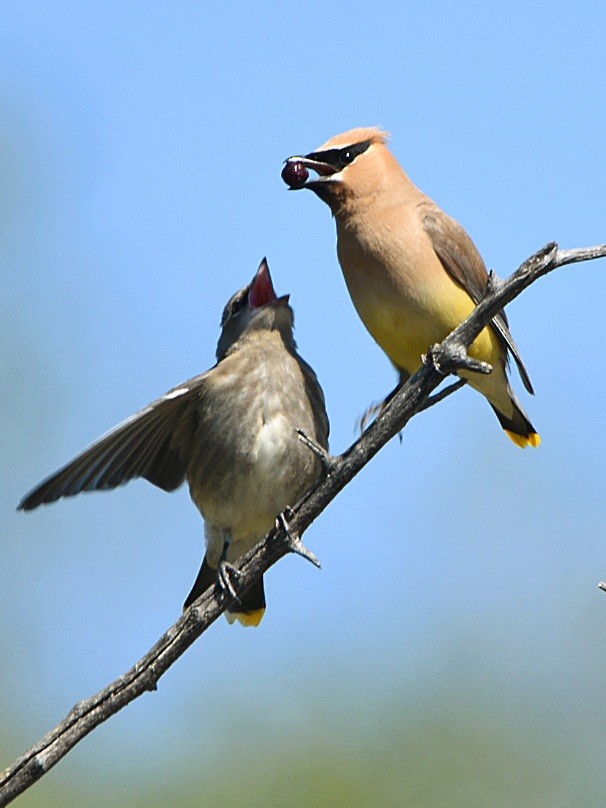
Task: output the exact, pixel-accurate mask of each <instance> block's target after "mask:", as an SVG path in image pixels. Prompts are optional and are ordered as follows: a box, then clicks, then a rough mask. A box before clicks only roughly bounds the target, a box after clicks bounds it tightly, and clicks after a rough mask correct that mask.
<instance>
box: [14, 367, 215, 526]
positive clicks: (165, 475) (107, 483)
mask: <svg viewBox="0 0 606 808" xmlns="http://www.w3.org/2000/svg"><path fill="white" fill-rule="evenodd" d="M199 385H200V377H197V379H196V380H193V379H192V380H191V382H188V383H187V384H186V385H181V387H180V388H176V390H179V391H180V390H183V392H182V393H181V392H179V394H178V395H175V394H174V392H173V391H171V393H167V394H166V396H163V397H162V398H159V399H157V400H156V401H154V402H153V403H152V404H150V405H149V406H147V407H145V408H144V409H142V410H140V411H139V412H138V413H136V414H135V415H132V416H131V417H130V418H127V420H126V421H123V422H122V423H121V424H118V426H116V427H114V429H112V430H111V431H110V432H108V433H107V434H105V435H104V436H102V437H101V438H100V439H99V440H98V441H96V442H95V443H93V444H92V446H90V447H89V448H88V449H86V450H85V451H84V452H83V453H82V454H80V455H78V457H76V458H75V459H74V460H72V461H71V462H70V463H68V464H67V465H65V466H64V467H63V468H62V469H60V470H59V471H58V472H57V473H56V474H53V475H52V476H50V477H48V478H47V479H46V480H44V481H43V482H42V483H40V485H38V486H37V487H36V488H35V489H34V490H33V491H31V492H30V493H29V494H27V495H26V496H25V497H24V498H23V500H22V501H21V502H20V503H19V506H18V507H19V509H22V510H31V509H32V508H36V507H37V506H38V505H41V504H43V503H48V502H54V501H55V500H57V499H59V498H60V497H69V496H73V495H74V494H79V493H80V492H81V491H100V490H105V489H110V488H116V487H117V486H119V485H123V484H124V483H126V482H128V480H132V479H133V478H134V477H145V478H146V479H147V480H149V481H150V482H152V483H153V484H154V485H157V486H159V487H160V488H163V489H164V490H165V491H172V490H174V489H175V488H177V487H178V486H179V485H181V483H182V482H183V480H184V479H185V474H186V472H187V466H188V463H189V453H190V444H191V438H192V436H193V432H194V429H195V417H196V414H195V407H194V406H192V404H193V403H194V399H195V397H196V395H197V392H198V388H199Z"/></svg>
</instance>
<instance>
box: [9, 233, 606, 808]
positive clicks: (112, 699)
mask: <svg viewBox="0 0 606 808" xmlns="http://www.w3.org/2000/svg"><path fill="white" fill-rule="evenodd" d="M603 257H606V244H602V245H599V246H596V247H587V248H581V249H575V250H560V249H559V248H558V246H557V244H554V243H552V244H548V245H547V246H546V247H544V248H543V249H541V250H539V251H538V252H537V253H535V255H533V256H531V257H530V258H529V259H528V260H527V261H525V262H524V263H523V264H522V266H521V267H520V268H519V269H518V270H516V272H514V273H513V275H511V277H509V278H508V279H507V280H505V281H501V280H498V279H497V278H496V277H494V276H492V275H491V279H490V283H489V286H488V289H487V294H486V297H485V298H484V299H483V300H482V301H481V302H480V303H479V305H478V306H477V307H476V308H475V309H474V311H473V312H472V314H471V315H470V316H469V317H468V318H467V320H465V322H464V323H462V324H461V325H460V326H459V327H458V328H456V329H455V330H454V331H453V332H452V333H451V334H450V335H449V336H448V337H447V338H446V339H445V340H444V341H443V342H442V343H441V344H440V345H435V346H433V347H432V348H431V349H430V350H429V351H428V355H427V358H426V364H425V366H424V367H423V368H421V370H419V371H418V372H417V373H415V375H414V376H413V377H412V378H411V379H410V380H409V381H408V382H406V383H405V384H403V385H402V386H401V387H400V389H398V390H397V391H396V392H395V393H394V394H393V396H392V397H391V398H390V400H389V402H388V403H387V404H386V405H385V407H384V408H383V409H382V411H381V412H380V414H379V415H378V417H377V419H376V421H374V422H373V423H372V424H371V425H370V426H369V427H368V429H367V430H366V431H365V432H364V434H363V435H362V436H361V437H360V438H359V440H357V441H356V442H355V443H354V444H353V445H352V446H350V448H349V449H348V450H347V451H346V452H344V454H342V455H340V456H339V457H332V458H329V459H327V460H326V459H325V460H326V463H325V466H326V472H327V473H326V476H325V477H324V479H323V480H322V481H321V482H320V483H319V484H318V485H317V487H316V488H315V489H314V490H312V491H310V492H309V493H308V494H306V495H305V497H303V499H302V500H301V501H300V502H299V503H298V504H297V505H296V506H295V507H294V508H293V509H292V512H290V511H289V513H288V515H287V519H288V522H286V520H285V519H282V520H279V522H278V523H277V526H276V528H275V529H274V530H272V531H271V532H270V533H269V534H268V535H267V536H266V537H265V538H264V539H263V540H262V541H260V542H259V543H258V544H257V545H256V546H255V547H254V548H253V549H252V550H251V551H250V552H249V553H247V554H246V555H245V556H243V557H242V558H241V559H240V560H239V562H238V569H239V575H238V580H237V581H236V582H235V584H236V586H235V588H236V592H237V594H239V595H241V594H242V593H243V592H245V591H246V589H247V588H248V587H249V586H250V585H251V584H252V583H253V582H254V581H255V580H256V579H257V578H258V577H259V576H260V575H262V574H263V573H264V572H265V571H266V570H267V569H269V567H271V566H272V565H273V564H275V563H276V561H278V560H279V559H280V558H282V556H284V555H286V554H287V553H288V552H299V553H301V554H303V555H305V553H304V548H303V545H302V543H301V540H300V536H302V535H303V533H304V532H305V530H307V528H308V527H309V526H310V525H311V523H312V522H313V521H314V519H316V518H317V517H318V516H319V515H320V514H321V513H322V511H323V510H324V509H325V508H326V506H327V505H328V504H329V503H330V502H331V501H332V500H333V499H334V498H335V497H336V496H337V494H338V493H339V491H341V490H342V489H343V488H344V487H345V486H346V485H347V484H348V483H349V482H350V481H351V480H352V479H353V477H354V476H355V475H356V474H357V473H358V472H359V471H360V469H362V468H363V467H364V466H365V465H366V464H367V463H368V461H369V460H370V459H371V458H373V457H374V456H375V454H377V452H378V451H379V450H380V449H381V448H382V447H383V446H384V445H385V444H386V443H387V442H388V441H389V440H390V439H391V438H392V437H393V436H394V435H396V434H397V433H398V432H400V431H401V430H402V429H404V427H405V426H406V424H407V423H408V421H409V420H410V419H411V418H412V417H413V416H414V415H416V414H417V413H419V412H421V411H423V410H424V409H426V408H427V407H428V406H431V405H432V404H435V403H437V402H438V401H440V400H442V399H443V398H444V397H446V395H449V394H450V393H451V392H454V390H455V389H458V387H459V386H460V385H459V384H458V383H457V384H455V385H451V386H450V387H449V388H447V389H446V390H444V391H442V393H438V394H436V395H435V396H432V397H430V395H431V393H432V392H433V390H435V388H436V387H438V385H439V384H440V383H441V382H442V380H443V379H444V376H445V375H446V374H449V373H454V372H456V370H457V369H461V368H466V369H473V370H477V371H478V372H487V371H488V372H489V368H488V367H486V366H485V363H477V362H475V361H474V360H472V359H470V357H468V356H467V351H466V349H467V348H468V347H469V345H471V343H472V342H473V340H474V339H475V338H476V337H477V335H478V334H479V333H480V331H481V330H482V329H483V328H484V326H485V325H486V324H487V323H488V322H489V321H490V319H491V318H492V317H493V316H494V315H495V314H496V312H497V311H499V309H501V308H503V306H505V305H506V304H507V303H509V302H510V301H511V300H513V299H514V298H515V297H517V296H518V295H519V294H520V292H522V291H523V290H524V289H525V288H526V287H527V286H530V284H531V283H533V282H534V281H535V280H537V279H538V278H540V277H541V276H542V275H546V274H547V273H548V272H551V271H552V270H554V269H557V268H558V267H561V266H564V265H566V264H573V263H577V262H579V261H588V260H593V259H595V258H603ZM605 588H606V585H605ZM233 605H234V599H233V598H232V597H231V596H229V595H227V594H226V593H225V592H223V591H221V590H220V588H219V587H214V588H213V589H209V590H207V591H206V592H205V593H204V594H203V595H202V596H201V597H200V598H198V600H197V601H196V602H195V603H194V604H193V606H192V607H191V608H190V609H189V610H188V611H187V612H186V613H185V614H184V615H183V616H182V617H180V618H179V619H178V620H177V622H176V623H175V624H174V625H173V626H172V627H171V628H170V629H169V630H168V631H167V632H166V634H164V635H163V636H162V637H161V638H160V639H159V640H158V642H157V643H156V644H155V645H154V647H153V648H152V649H151V650H150V651H149V652H148V653H147V654H146V655H145V656H144V657H143V658H142V659H140V660H139V662H137V663H136V664H135V666H134V667H133V668H131V669H130V670H129V671H127V672H126V673H125V674H124V675H123V676H121V677H120V678H119V679H116V680H115V681H114V682H112V683H111V684H110V685H108V686H107V687H106V688H105V689H104V690H101V691H100V692H99V693H97V694H96V695H95V696H92V697H91V698H89V699H86V700H84V701H80V702H78V704H76V706H75V707H74V708H73V710H71V712H70V713H69V714H68V715H67V716H66V717H65V718H64V719H63V721H61V723H59V724H57V726H56V727H54V728H53V729H52V730H51V731H50V732H49V733H48V734H47V735H45V736H44V737H43V738H42V739H41V740H40V741H38V743H36V744H35V745H34V746H32V748H31V749H29V750H28V751H27V752H25V754H23V755H22V756H21V757H20V758H18V759H17V760H16V761H15V762H14V763H13V764H12V765H11V766H9V767H8V768H7V769H6V770H5V771H4V772H3V773H2V774H1V775H0V808H2V806H5V805H8V803H9V802H11V801H12V800H13V799H15V797H17V796H18V795H19V794H21V793H22V792H23V791H25V789H27V788H28V787H29V786H31V785H32V784H33V783H35V782H36V781H37V780H39V779H40V778H41V777H42V776H43V775H44V774H45V773H46V772H47V771H49V769H51V768H52V767H53V766H54V765H55V763H57V762H58V761H59V760H61V758H62V757H63V756H64V755H66V754H67V753H68V752H69V751H70V749H72V748H73V747H74V746H75V745H76V744H77V743H78V741H80V740H81V739H82V738H83V737H84V736H85V735H87V734H88V733H89V732H91V731H92V730H93V729H94V728H95V727H97V726H98V725H99V724H101V723H102V722H103V721H106V720H107V719H108V718H109V717H110V716H112V715H114V713H117V712H118V711H119V710H121V709H122V708H123V707H124V706H125V705H127V704H128V703H129V702H131V701H133V700H134V699H135V698H137V697H138V696H140V695H141V694H142V693H144V692H145V691H147V690H155V689H156V686H157V682H158V679H159V678H160V677H161V676H162V674H164V673H165V672H166V671H167V670H168V668H169V667H170V666H171V665H172V664H173V662H174V661H175V660H176V659H178V658H179V657H180V656H181V654H183V652H184V651H185V650H186V649H187V648H188V647H189V646H190V645H191V644H192V643H193V642H194V640H196V639H197V638H198V637H199V636H200V635H201V634H202V633H203V632H204V631H205V630H206V629H207V628H208V627H209V626H210V624H211V623H213V622H214V621H215V620H216V619H217V618H218V617H219V615H220V614H221V613H222V612H223V611H225V609H226V608H228V607H229V606H233Z"/></svg>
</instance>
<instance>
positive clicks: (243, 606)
mask: <svg viewBox="0 0 606 808" xmlns="http://www.w3.org/2000/svg"><path fill="white" fill-rule="evenodd" d="M216 582H217V570H216V569H215V568H214V567H211V566H210V564H209V563H208V562H207V560H206V556H204V560H203V561H202V566H201V567H200V572H199V573H198V577H197V578H196V580H195V582H194V585H193V587H192V590H191V592H190V593H189V595H188V596H187V599H186V601H185V603H184V604H183V611H185V609H187V608H188V607H189V606H191V604H192V603H193V602H194V600H197V598H199V597H200V595H201V594H202V593H203V592H205V591H206V590H207V589H208V588H209V587H210V586H214V585H215V583H216ZM264 614H265V590H264V587H263V578H259V579H258V580H257V581H255V582H254V583H253V584H252V586H251V587H250V588H249V589H247V590H246V592H245V593H244V594H243V595H242V597H241V598H240V603H239V607H238V609H237V611H227V612H225V617H226V618H227V620H228V622H229V623H233V622H234V621H235V620H237V621H238V622H239V623H241V624H242V625H243V626H258V625H259V623H260V622H261V620H262V619H263V615H264Z"/></svg>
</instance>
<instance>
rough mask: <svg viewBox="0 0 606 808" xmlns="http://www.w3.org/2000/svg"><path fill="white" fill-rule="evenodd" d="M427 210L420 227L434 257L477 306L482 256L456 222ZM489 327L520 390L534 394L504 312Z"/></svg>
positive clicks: (482, 290)
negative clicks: (510, 363)
mask: <svg viewBox="0 0 606 808" xmlns="http://www.w3.org/2000/svg"><path fill="white" fill-rule="evenodd" d="M423 206H424V207H425V203H423ZM427 207H428V211H427V212H426V213H425V216H424V217H423V224H424V227H425V232H426V233H427V235H428V236H429V238H430V239H431V243H432V245H433V248H434V250H435V252H436V255H437V256H438V258H439V259H440V261H441V263H442V266H443V267H444V269H445V270H446V272H448V274H449V275H450V276H451V278H453V279H454V280H455V281H456V282H457V283H458V284H460V285H461V286H462V287H463V289H465V291H466V292H467V293H468V294H469V296H470V297H471V299H472V300H473V302H474V303H476V305H477V304H478V303H479V302H480V300H482V298H483V297H484V293H485V291H486V284H487V282H488V273H487V271H486V266H485V265H484V261H483V260H482V256H481V255H480V253H479V252H478V250H477V249H476V246H475V244H474V243H473V241H472V240H471V239H470V238H469V236H468V235H467V233H466V232H465V230H464V229H463V228H462V227H461V225H460V224H459V223H458V222H457V221H455V220H454V219H452V218H451V217H450V216H448V215H447V214H446V213H444V212H443V211H441V210H439V209H431V206H427ZM492 325H493V327H494V329H495V331H496V332H497V333H498V335H499V337H500V338H501V341H502V342H503V344H504V345H505V346H506V348H507V350H508V351H509V352H510V353H511V355H512V356H513V358H514V360H515V363H516V365H517V368H518V371H519V373H520V378H521V379H522V382H523V384H524V387H525V388H526V389H527V390H528V392H529V393H532V394H534V389H533V387H532V382H531V381H530V377H529V376H528V371H527V370H526V368H525V367H524V363H523V361H522V357H521V356H520V352H519V350H518V346H517V345H516V343H515V340H514V338H513V336H512V335H511V332H510V330H509V326H508V323H507V317H506V315H505V312H504V311H500V312H498V314H496V315H495V316H494V317H493V319H492Z"/></svg>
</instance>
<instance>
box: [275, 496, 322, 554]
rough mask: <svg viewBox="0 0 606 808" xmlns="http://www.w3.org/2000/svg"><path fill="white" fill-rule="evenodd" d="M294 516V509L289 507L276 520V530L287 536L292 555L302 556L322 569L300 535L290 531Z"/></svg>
mask: <svg viewBox="0 0 606 808" xmlns="http://www.w3.org/2000/svg"><path fill="white" fill-rule="evenodd" d="M294 515H295V513H294V511H293V509H292V508H290V507H288V506H287V507H286V508H285V509H284V510H283V511H282V512H281V513H279V514H278V518H277V519H276V528H277V529H278V530H283V531H284V533H285V534H286V539H287V543H288V549H289V550H290V552H291V553H295V554H296V555H300V556H301V557H302V558H305V559H307V561H310V562H311V563H312V564H313V565H314V567H317V568H318V569H322V565H321V564H320V560H319V559H318V557H317V556H316V555H314V553H312V551H311V550H309V549H308V548H307V547H306V546H305V545H304V544H303V542H302V541H301V537H300V536H299V534H298V533H293V531H292V530H291V529H290V525H289V523H288V520H289V519H292V518H293V516H294Z"/></svg>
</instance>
